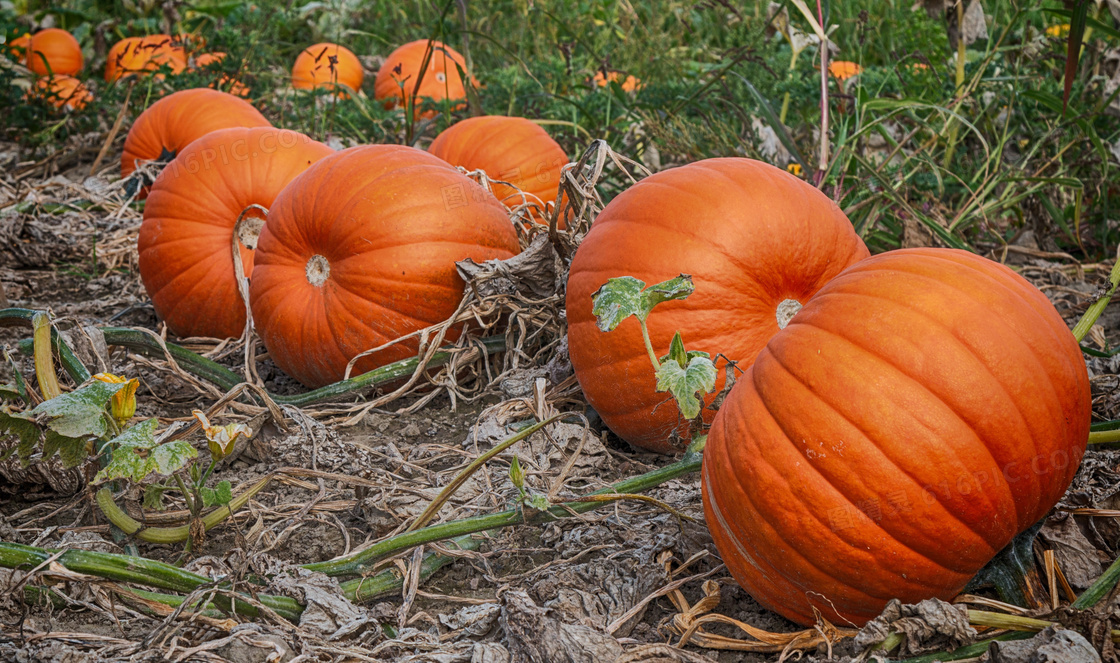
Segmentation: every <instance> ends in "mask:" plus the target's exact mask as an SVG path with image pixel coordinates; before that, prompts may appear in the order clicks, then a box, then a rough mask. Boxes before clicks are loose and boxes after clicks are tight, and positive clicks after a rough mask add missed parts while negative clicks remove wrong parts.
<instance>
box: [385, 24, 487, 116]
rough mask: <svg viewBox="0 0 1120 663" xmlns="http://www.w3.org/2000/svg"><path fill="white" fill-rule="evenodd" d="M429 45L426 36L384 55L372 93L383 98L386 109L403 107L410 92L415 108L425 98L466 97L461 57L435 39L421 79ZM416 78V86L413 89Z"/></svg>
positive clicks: (463, 65) (409, 96) (464, 69)
mask: <svg viewBox="0 0 1120 663" xmlns="http://www.w3.org/2000/svg"><path fill="white" fill-rule="evenodd" d="M428 44H429V42H428V40H427V39H421V40H419V41H413V42H409V43H407V44H405V45H404V46H401V47H400V48H398V49H397V50H395V51H393V52H392V53H390V54H389V57H387V58H385V63H384V64H382V65H381V69H379V70H378V71H377V80H376V81H374V86H373V95H374V97H375V98H377V99H380V100H382V101H384V102H385V107H386V108H393V107H403V106H405V105H406V104H407V102H408V100H410V99H411V98H412V95H413V93H415V94H416V105H417V107H419V106H420V102H421V100H422V99H425V98H427V99H434V100H436V101H440V100H443V99H450V100H452V101H457V100H460V99H466V98H467V92H466V90H465V89H464V87H463V77H462V76H460V75H459V69H460V68H461V69H463V71H466V69H467V66H466V65H465V64H464V61H463V56H462V55H460V54H459V52H458V51H456V50H455V49H453V48H451V47H450V46H448V45H446V44H444V43H442V42H439V41H434V40H433V41H432V42H431V46H430V48H431V56H430V58H429V60H428V68H427V69H426V70H424V77H423V80H420V72H421V69H420V68H421V66H422V65H423V64H424V55H425V53H426V52H427V51H428V49H429V45H428ZM418 80H419V81H420V87H419V89H417V88H416V83H417V81H418ZM460 106H461V104H457V105H456V106H455V107H460ZM414 114H415V115H417V116H420V115H423V116H424V117H433V116H434V115H435V113H434V112H431V111H429V112H426V113H423V114H421V113H419V112H415V113H414Z"/></svg>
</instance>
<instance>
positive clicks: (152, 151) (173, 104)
mask: <svg viewBox="0 0 1120 663" xmlns="http://www.w3.org/2000/svg"><path fill="white" fill-rule="evenodd" d="M271 126H272V124H271V123H270V122H269V121H268V120H266V119H265V117H264V116H263V115H261V113H260V111H258V110H257V109H256V108H253V106H252V105H251V104H249V102H247V101H245V100H244V99H240V98H238V97H236V96H234V95H232V94H227V93H225V92H219V91H217V90H211V89H210V88H194V89H191V90H182V91H180V92H176V93H174V94H169V95H167V96H166V97H164V98H163V99H160V100H159V101H157V102H156V103H154V104H152V105H151V106H149V107H148V108H147V110H145V111H144V112H143V113H141V114H140V117H138V118H136V122H134V123H133V124H132V129H130V130H129V132H128V137H127V138H126V139H125V141H124V152H123V153H122V154H121V177H128V176H129V175H131V174H132V171H134V170H136V162H137V161H152V160H155V159H158V158H159V157H160V155H161V154H163V153H164V152H165V151H166V152H171V153H172V154H178V152H179V151H180V150H182V149H183V148H184V147H186V146H187V145H190V144H191V142H193V141H195V140H197V139H198V138H201V137H202V136H205V135H206V134H208V133H210V132H211V131H216V130H218V129H229V128H232V127H271Z"/></svg>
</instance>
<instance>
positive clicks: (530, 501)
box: [525, 493, 552, 511]
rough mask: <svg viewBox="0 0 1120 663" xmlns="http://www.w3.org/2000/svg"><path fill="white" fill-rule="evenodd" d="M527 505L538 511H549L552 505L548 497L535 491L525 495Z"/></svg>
mask: <svg viewBox="0 0 1120 663" xmlns="http://www.w3.org/2000/svg"><path fill="white" fill-rule="evenodd" d="M525 506H527V507H529V508H530V509H534V510H536V511H548V509H549V507H551V506H552V505H551V504H549V503H548V497H546V496H544V495H541V494H540V493H533V494H532V495H526V496H525Z"/></svg>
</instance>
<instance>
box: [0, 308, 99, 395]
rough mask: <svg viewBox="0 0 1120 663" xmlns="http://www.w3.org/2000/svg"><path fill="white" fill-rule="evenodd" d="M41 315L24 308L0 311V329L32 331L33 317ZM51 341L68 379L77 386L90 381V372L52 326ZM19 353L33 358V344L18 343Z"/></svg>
mask: <svg viewBox="0 0 1120 663" xmlns="http://www.w3.org/2000/svg"><path fill="white" fill-rule="evenodd" d="M41 314H43V311H33V310H31V309H26V308H6V309H0V327H28V328H31V329H34V320H35V316H36V315H41ZM51 340H52V341H53V344H52V345H53V346H54V351H55V352H57V353H58V358H59V361H61V362H62V367H63V368H65V369H66V372H67V373H68V374H69V375H70V377H71V378H73V379H74V381H75V382H77V383H78V384H81V383H83V382H85V381H86V380H88V379H90V377H91V376H90V372H89V371H88V370H86V367H85V366H84V365H82V362H81V361H80V360H79V359H78V357H77V356H76V355H75V354H74V351H73V350H71V349H70V346H69V345H67V344H66V342H65V341H63V340H62V336H60V335H59V333H58V331H57V330H56V329H54V326H53V325H52V326H51ZM20 352H22V353H24V354H27V355H32V356H33V355H34V344H33V342H31V341H28V342H26V344H25V343H20Z"/></svg>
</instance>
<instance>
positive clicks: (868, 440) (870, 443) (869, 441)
mask: <svg viewBox="0 0 1120 663" xmlns="http://www.w3.org/2000/svg"><path fill="white" fill-rule="evenodd" d="M768 350H769V349H767V350H766V351H765V352H766V355H767V357H768V358H770V359H772V360H773V361H774V362H775V364H776V365H777V366H778V367H779V368H781V370H782V371H784V372H785V373H786V374H787V375H789V376H790V377H791V378H792V379H793V380H795V381H796V382H797V383H798V384H799V385H801V386H802V387H803V388H804V389H805V390H806V391H808V392H809V393H810V394H812V395H813V396H814V397H815V398H816V399H817V400H818V401H819V402H820V403H821V404H822V405H824V406H825V407H827V408H828V409H829V410H830V411H832V412H835V413H836V415H837V416H838V417H840V418H841V419H843V420H844V421H845V422H846V423H847V424H848V425H849V426H851V427H852V428H853V429H855V430H856V431H858V432H859V433H860V435H861V436H862V437H863V439H864V441H865V444H866V446H867V449H868V450H869V451H870V452H872V453H873V454H874V455H876V456H877V457H879V458H881V459H883V460H885V461H887V462H889V463H890V465H891V467H892V468H893V471H894V472H897V473H898V474H899V475H900V476H901V477H905V478H906V480H907V481H909V482H911V483H912V484H913V485H914V486H915V487H917V488H919V489H920V488H921V487H922V485H923V484H922V482H921V481H919V480H918V479H916V478H915V477H914V476H913V475H911V474H910V473H909V472H907V471H906V470H905V469H903V468H902V467H900V466H899V465H898V463H897V461H896V460H895V459H894V458H892V457H890V456H889V455H887V454H886V453H884V452H883V451H882V450H881V449H880V448H879V446H878V445H877V444H876V443H875V440H874V439H873V438H872V437H871V436H870V435H868V433H867V431H865V430H864V429H863V427H862V426H860V425H858V424H857V423H855V422H853V421H852V420H851V418H850V417H849V416H848V415H847V413H845V412H843V411H841V410H839V409H837V408H836V406H834V405H833V404H832V403H830V402H828V401H826V400H825V399H824V398H822V397H821V396H819V395H818V394H817V393H816V392H815V391H813V390H812V389H810V388H809V386H808V385H806V384H805V383H804V382H802V380H801V379H800V376H798V375H796V374H795V373H793V372H792V371H790V370H789V369H788V368H787V367H786V366H785V365H784V364H782V363H781V361H780V360H779V359H778V358H777V357H776V356H775V354H774V353H773V352H769V351H768ZM760 358H761V355H760ZM756 363H757V362H756ZM752 377H753V376H752ZM752 387H754V391H755V393H756V394H757V395H758V399H759V402H760V403H761V404H762V406H763V408H764V409H765V410H766V412H767V414H768V415H770V417H771V419H773V420H774V422H775V424H776V425H777V426H778V428H779V429H780V430H781V431H782V434H783V436H784V437H785V438H786V440H788V441H789V443H790V444H791V445H793V447H794V449H795V451H796V452H797V454H798V456H800V457H802V458H805V459H806V460H808V458H807V456H806V455H805V454H804V452H803V451H802V449H801V448H799V447H798V446H797V445H796V444H794V442H793V438H792V437H791V435H790V433H789V431H788V430H787V429H786V425H785V422H784V421H782V420H779V419H778V417H776V416H774V414H773V411H772V410H771V407H770V402H768V401H769V399H768V398H767V397H766V396H765V395H763V391H762V390H761V389H758V388H757V385H756V384H753V381H752ZM950 411H951V410H950ZM919 425H921V422H919ZM865 453H867V452H866V451H865ZM869 455H870V454H869ZM954 455H957V454H954ZM806 465H808V466H810V467H812V468H813V471H814V472H815V473H816V474H817V475H818V476H820V477H821V478H822V479H823V480H824V481H825V482H827V483H828V485H829V487H830V488H831V489H832V490H834V491H836V493H837V494H838V495H840V496H841V497H843V498H844V499H845V500H848V501H849V502H850V501H851V499H850V498H849V496H848V492H847V491H845V490H843V489H842V488H840V487H838V486H836V484H835V483H834V482H833V479H832V477H831V476H829V475H828V474H826V473H825V472H824V471H823V470H822V469H821V468H820V467H818V466H817V465H816V464H814V463H811V462H807V463H806ZM783 476H784V475H783ZM787 483H788V482H787ZM860 485H861V486H867V484H866V482H864V481H862V480H861V481H860ZM865 492H866V493H867V494H868V495H874V496H875V497H876V498H878V499H880V500H882V499H883V494H882V493H881V491H879V490H876V489H874V488H865ZM931 493H932V494H933V495H934V497H935V498H936V501H937V504H938V506H939V507H940V508H941V510H942V512H943V513H944V514H946V515H948V516H949V517H951V518H953V519H954V520H955V521H957V522H958V523H960V525H961V526H962V527H963V528H964V529H965V530H966V531H968V532H970V533H971V534H972V535H973V536H975V537H976V539H977V540H978V541H979V542H981V543H983V544H984V545H985V546H987V547H988V549H989V550H988V552H987V553H986V554H988V555H989V556H990V555H994V554H995V553H996V551H998V550H999V549H1000V548H1002V546H995V545H993V544H992V542H991V541H989V540H988V538H987V537H985V536H984V535H983V534H981V533H980V532H977V531H976V530H975V529H974V528H973V526H972V525H970V524H969V523H967V522H965V521H964V520H962V519H961V518H960V517H959V516H958V515H957V514H956V513H954V512H953V510H952V509H950V508H949V507H948V506H946V505H945V504H943V503H942V501H941V499H940V497H939V496H937V494H936V493H935V492H933V491H931ZM857 508H858V507H857ZM859 511H860V512H861V513H864V512H863V510H862V509H859ZM864 515H866V514H864ZM817 520H818V522H820V524H821V526H822V527H826V526H827V523H824V522H821V521H820V519H819V518H818V519H817ZM868 520H872V521H873V520H874V519H873V518H871V517H870V516H868ZM875 527H876V528H877V529H878V530H880V531H882V532H883V533H885V534H886V535H887V536H889V537H890V538H891V539H892V540H893V541H895V542H897V543H898V545H900V546H902V547H905V548H906V549H908V550H911V551H913V552H914V554H915V555H917V556H919V557H922V558H924V559H927V560H929V561H930V562H932V563H933V564H935V565H937V566H939V567H941V568H943V569H945V570H947V571H950V572H952V573H963V572H962V571H961V570H960V569H957V568H954V567H952V566H949V565H948V564H947V563H946V562H944V561H938V560H935V559H933V558H932V557H930V556H929V555H928V554H927V553H923V552H920V551H918V550H915V549H914V548H913V547H912V545H911V543H913V542H911V543H907V542H906V541H903V540H901V539H900V538H898V537H899V536H900V535H901V534H900V533H898V532H893V531H890V530H887V529H886V528H885V527H884V526H883V524H882V522H876V523H875ZM887 570H888V571H889V569H887Z"/></svg>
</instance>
